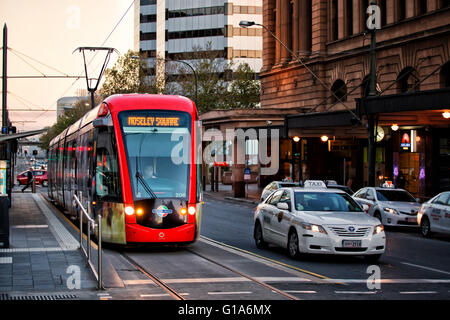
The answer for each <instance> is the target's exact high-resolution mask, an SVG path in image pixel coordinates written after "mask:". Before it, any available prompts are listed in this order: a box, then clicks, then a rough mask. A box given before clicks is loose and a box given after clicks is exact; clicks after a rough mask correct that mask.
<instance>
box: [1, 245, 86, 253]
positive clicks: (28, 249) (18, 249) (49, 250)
mask: <svg viewBox="0 0 450 320" xmlns="http://www.w3.org/2000/svg"><path fill="white" fill-rule="evenodd" d="M79 248H80V247H79V246H78V245H77V246H74V247H67V248H60V247H49V248H42V247H41V248H10V249H0V253H14V252H59V251H77V250H78V249H79Z"/></svg>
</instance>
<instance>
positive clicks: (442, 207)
mask: <svg viewBox="0 0 450 320" xmlns="http://www.w3.org/2000/svg"><path fill="white" fill-rule="evenodd" d="M417 223H418V224H419V225H420V232H421V233H422V235H423V236H424V237H430V236H431V235H432V234H433V233H435V232H439V233H447V234H450V191H446V192H441V193H439V194H438V195H436V196H435V197H433V198H431V199H430V200H428V201H427V202H425V203H424V204H422V206H421V207H420V211H419V214H418V215H417Z"/></svg>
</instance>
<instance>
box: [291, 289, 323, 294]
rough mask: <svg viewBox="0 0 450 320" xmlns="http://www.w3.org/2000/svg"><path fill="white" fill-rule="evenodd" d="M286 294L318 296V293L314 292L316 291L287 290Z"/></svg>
mask: <svg viewBox="0 0 450 320" xmlns="http://www.w3.org/2000/svg"><path fill="white" fill-rule="evenodd" d="M284 292H287V293H306V294H316V293H317V291H314V290H309V291H308V290H286V291H284Z"/></svg>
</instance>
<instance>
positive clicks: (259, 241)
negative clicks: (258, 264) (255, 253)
mask: <svg viewBox="0 0 450 320" xmlns="http://www.w3.org/2000/svg"><path fill="white" fill-rule="evenodd" d="M253 237H254V238H255V244H256V247H257V248H258V249H265V248H267V242H265V241H264V237H263V233H262V228H261V223H259V221H257V222H256V223H255V230H254V233H253Z"/></svg>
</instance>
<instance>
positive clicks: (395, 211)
mask: <svg viewBox="0 0 450 320" xmlns="http://www.w3.org/2000/svg"><path fill="white" fill-rule="evenodd" d="M383 210H384V211H386V212H389V213H390V214H396V215H398V211H397V210H395V209H393V208H387V207H386V208H383Z"/></svg>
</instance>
